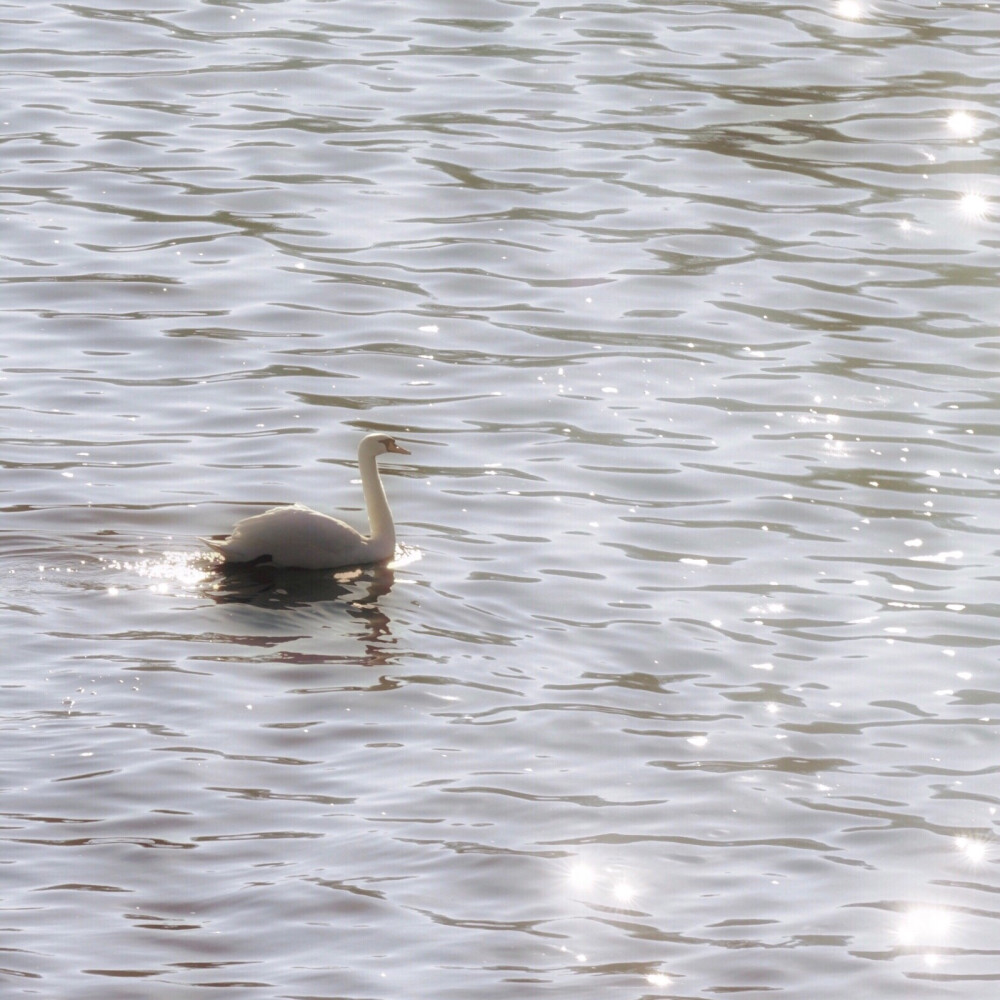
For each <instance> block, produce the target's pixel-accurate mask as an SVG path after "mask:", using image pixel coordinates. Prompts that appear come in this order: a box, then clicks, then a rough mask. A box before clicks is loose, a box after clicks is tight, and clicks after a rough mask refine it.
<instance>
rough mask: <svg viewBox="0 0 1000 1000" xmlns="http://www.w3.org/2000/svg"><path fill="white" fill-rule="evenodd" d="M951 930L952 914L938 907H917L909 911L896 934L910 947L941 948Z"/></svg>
mask: <svg viewBox="0 0 1000 1000" xmlns="http://www.w3.org/2000/svg"><path fill="white" fill-rule="evenodd" d="M950 929H951V914H950V913H948V911H947V910H943V909H941V907H938V906H915V907H914V908H913V909H911V910H907V911H906V912H905V913H904V914H903V917H902V920H901V921H900V925H899V929H898V931H897V932H896V934H897V937H898V938H899V943H900V944H902V945H906V946H908V947H939V946H940V945H941V944H942V943H943V942H944V940H945V938H946V937H947V936H948V931H949V930H950Z"/></svg>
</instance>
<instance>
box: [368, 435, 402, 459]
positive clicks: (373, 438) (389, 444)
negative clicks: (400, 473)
mask: <svg viewBox="0 0 1000 1000" xmlns="http://www.w3.org/2000/svg"><path fill="white" fill-rule="evenodd" d="M358 451H359V452H360V453H362V454H364V453H366V452H367V453H368V454H370V455H384V454H386V452H393V453H394V454H396V455H409V454H410V453H409V452H408V451H407V450H406V449H405V448H404V447H403V446H402V445H401V444H396V439H395V438H392V437H389V435H388V434H369V435H368V436H367V437H365V438H363V439H362V441H361V446H360V448H358Z"/></svg>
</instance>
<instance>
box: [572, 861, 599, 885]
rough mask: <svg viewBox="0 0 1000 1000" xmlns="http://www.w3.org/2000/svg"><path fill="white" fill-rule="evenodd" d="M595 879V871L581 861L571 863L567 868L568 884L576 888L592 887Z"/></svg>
mask: <svg viewBox="0 0 1000 1000" xmlns="http://www.w3.org/2000/svg"><path fill="white" fill-rule="evenodd" d="M596 879H597V873H596V872H595V871H594V869H593V868H591V867H590V865H586V864H584V863H583V862H582V861H581V862H578V863H577V864H575V865H573V867H572V868H570V870H569V884H570V885H571V886H572V887H573V888H574V889H577V890H587V889H591V888H593V885H594V882H595V881H596Z"/></svg>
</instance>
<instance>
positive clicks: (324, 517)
mask: <svg viewBox="0 0 1000 1000" xmlns="http://www.w3.org/2000/svg"><path fill="white" fill-rule="evenodd" d="M386 452H395V453H396V454H397V455H409V454H410V453H409V452H408V451H407V450H406V449H405V448H402V447H400V446H399V445H398V444H396V442H395V441H394V440H393V439H392V438H391V437H389V436H388V435H387V434H369V435H368V436H367V437H364V438H362V439H361V444H359V445H358V468H359V469H360V471H361V486H362V489H363V490H364V494H365V506H366V507H367V508H368V523H369V525H370V527H371V534H370V535H362V534H361V532H360V531H356V530H355V529H354V528H352V527H351V526H350V525H349V524H345V523H344V522H343V521H341V520H338V519H337V518H335V517H330V515H329V514H321V513H320V512H319V511H318V510H312V509H311V508H309V507H303V506H302V505H301V504H293V505H292V506H290V507H274V508H272V509H271V510H268V511H265V512H264V513H263V514H255V515H254V516H253V517H245V518H243V520H242V521H237V523H236V525H235V527H234V528H233V531H232V534H231V535H230V536H229V537H228V538H226V539H223V540H222V541H217V540H215V539H212V538H203V539H202V541H203V542H204V543H205V544H206V545H208V546H210V547H211V548H213V549H215V551H216V552H218V553H220V554H221V555H222V556H223V557H224V558H225V560H226V562H227V563H249V562H267V563H270V564H271V565H274V566H285V567H289V568H295V569H338V568H341V567H345V566H363V565H366V564H367V563H376V562H382V561H383V560H385V559H391V558H392V555H393V553H394V552H395V550H396V529H395V527H394V525H393V523H392V512H391V511H390V510H389V503H388V501H387V500H386V498H385V490H384V489H383V488H382V480H381V478H380V477H379V474H378V467H377V466H376V464H375V459H376V458H377V457H378V456H379V455H384V454H386Z"/></svg>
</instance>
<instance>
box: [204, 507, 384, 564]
mask: <svg viewBox="0 0 1000 1000" xmlns="http://www.w3.org/2000/svg"><path fill="white" fill-rule="evenodd" d="M205 542H206V543H207V544H208V545H210V546H211V547H212V548H213V549H215V551H216V552H219V553H221V554H222V555H223V556H225V558H226V560H227V561H228V562H237V563H247V562H256V561H259V562H271V563H273V564H274V565H276V566H288V567H293V566H294V567H297V568H298V569H330V568H334V567H337V566H358V565H361V564H363V563H368V562H378V561H379V560H381V559H387V558H389V556H391V555H392V552H388V553H384V554H383V553H378V552H373V551H372V546H371V545H370V543H369V540H368V539H367V538H365V537H364V536H363V535H361V534H360V533H359V532H357V531H355V529H354V528H352V527H351V526H350V525H349V524H345V523H344V522H343V521H341V520H338V519H337V518H335V517H330V516H329V515H328V514H322V513H320V512H319V511H317V510H313V509H312V508H310V507H304V506H302V505H301V504H293V505H292V506H290V507H275V508H273V509H272V510H268V511H265V512H264V513H263V514H255V515H254V516H253V517H246V518H244V519H243V520H242V521H239V522H237V524H236V526H235V527H234V528H233V533H232V534H231V535H230V536H229V537H228V538H227V539H225V540H223V541H216V540H214V539H208V538H206V539H205Z"/></svg>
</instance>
